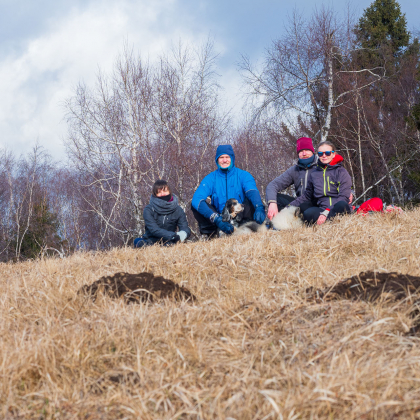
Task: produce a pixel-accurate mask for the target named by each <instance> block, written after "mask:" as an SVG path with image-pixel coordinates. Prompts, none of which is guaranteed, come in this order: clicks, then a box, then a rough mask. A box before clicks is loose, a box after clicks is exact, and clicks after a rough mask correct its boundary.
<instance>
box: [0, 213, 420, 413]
mask: <svg viewBox="0 0 420 420" xmlns="http://www.w3.org/2000/svg"><path fill="white" fill-rule="evenodd" d="M366 270H377V271H380V272H384V271H398V272H401V273H407V274H411V275H420V210H416V211H412V212H407V213H406V214H404V215H401V216H395V215H389V214H388V215H370V216H368V217H365V218H363V217H359V216H351V217H350V216H347V217H344V218H342V219H340V220H336V221H334V222H333V223H327V224H325V225H323V226H320V227H315V228H301V229H299V230H297V231H294V232H269V233H267V234H263V235H252V236H246V237H239V238H225V239H219V240H214V241H211V242H201V243H191V244H181V245H177V246H175V247H172V248H166V249H165V248H159V247H152V248H149V249H144V250H133V249H115V250H112V251H110V252H107V253H97V254H92V253H80V254H76V255H73V256H72V257H70V258H67V259H64V260H58V259H46V260H43V261H36V262H26V263H20V264H2V265H0V290H1V293H0V319H1V323H0V342H1V345H0V375H1V381H0V401H1V411H0V416H1V417H2V418H8V419H27V418H34V419H35V418H36V419H41V418H48V419H74V418H80V419H99V418H100V419H117V418H130V419H131V418H141V419H172V418H173V419H176V418H179V419H181V418H182V419H189V418H191V419H227V418H230V419H237V420H239V419H241V420H242V419H260V420H261V419H278V418H280V419H300V418H308V419H309V418H311V419H325V418H331V419H354V418H359V419H376V418H389V419H391V418H392V419H396V418H404V419H405V418H419V417H420V336H416V335H415V334H413V333H412V330H411V329H410V328H411V326H412V325H413V323H414V322H416V321H415V320H413V318H412V316H409V311H410V308H412V305H413V302H414V301H415V300H416V296H411V297H409V298H407V299H406V300H404V301H399V302H389V301H386V300H385V299H384V300H382V301H378V302H376V303H366V302H354V301H349V300H345V299H341V300H337V301H331V302H327V301H319V300H318V301H317V302H315V301H313V300H309V299H308V296H307V293H306V289H307V288H309V287H311V286H312V287H314V288H323V287H326V286H331V285H333V284H335V283H336V282H338V281H339V280H342V279H344V278H347V277H350V276H352V275H354V274H357V273H359V272H361V271H366ZM121 271H125V272H129V273H139V272H143V271H149V272H153V273H154V274H155V275H163V276H164V277H166V278H168V279H172V280H174V281H175V282H177V283H178V284H182V285H184V286H186V287H187V288H189V289H190V290H191V291H192V292H193V293H194V294H195V295H196V296H197V301H196V302H195V303H193V304H191V303H188V302H172V301H160V302H158V303H154V304H139V305H135V304H134V305H126V304H124V301H123V300H112V299H110V298H105V297H101V298H99V299H97V300H96V301H95V302H92V300H90V299H88V298H86V297H83V296H80V295H77V290H78V289H79V288H80V287H81V286H83V285H84V284H90V283H92V282H93V281H95V280H97V279H98V278H99V277H101V276H103V275H110V274H113V273H116V272H121Z"/></svg>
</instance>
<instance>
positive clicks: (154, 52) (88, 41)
mask: <svg viewBox="0 0 420 420" xmlns="http://www.w3.org/2000/svg"><path fill="white" fill-rule="evenodd" d="M370 3H371V0H353V1H352V2H351V8H352V9H353V10H354V11H355V12H356V14H357V15H360V14H361V13H362V12H363V10H364V9H365V8H366V7H368V6H369V4H370ZM399 3H400V4H401V7H402V11H403V12H404V13H406V16H407V21H408V28H409V30H411V31H413V30H418V29H420V4H419V0H400V1H399ZM314 4H316V5H317V6H320V5H321V4H323V3H322V1H321V0H320V1H313V0H291V1H290V0H289V1H286V0H258V1H255V0H253V1H251V0H83V1H82V0H72V1H67V0H66V1H65V0H37V1H34V0H0V39H1V42H0V146H1V147H6V148H8V149H9V150H12V151H14V152H16V153H21V152H22V153H25V152H26V151H29V150H30V149H31V148H32V147H33V146H34V145H35V144H36V143H37V142H38V143H39V144H41V145H42V146H43V147H44V148H45V149H47V150H48V151H49V152H50V153H51V154H52V155H53V156H54V158H56V159H64V158H65V154H64V147H63V139H64V138H65V136H66V123H65V121H64V109H63V105H62V104H63V101H64V100H65V99H66V98H68V97H70V96H71V95H72V93H73V91H74V88H75V86H76V85H77V83H78V82H79V81H84V82H85V83H86V84H87V85H93V83H94V81H95V77H96V75H97V72H98V69H99V68H100V69H101V71H104V72H109V71H110V70H111V69H112V66H113V63H114V62H115V59H116V57H117V55H118V53H119V52H121V50H122V48H123V46H124V44H125V43H128V44H129V45H131V46H133V47H134V48H135V49H136V50H138V51H139V52H140V53H141V54H142V56H144V57H146V58H149V59H150V60H153V58H154V57H157V56H158V55H159V54H161V53H162V52H165V51H167V50H168V49H169V48H170V45H171V42H177V41H178V40H179V39H181V40H182V41H183V42H186V43H192V44H194V43H195V44H197V43H200V42H203V41H205V40H206V39H207V38H208V37H209V36H210V37H211V38H212V39H213V40H214V42H215V46H216V50H217V51H218V52H219V54H220V55H219V61H218V73H219V74H220V83H221V85H222V86H223V87H224V96H225V99H226V101H227V102H228V104H229V106H231V107H236V112H238V113H239V112H240V110H239V108H240V104H241V97H240V76H239V74H238V71H237V63H238V62H239V61H240V57H241V54H245V55H248V56H250V57H251V59H253V60H258V59H261V58H262V56H263V54H264V49H265V48H267V47H268V46H269V45H270V43H271V41H272V40H273V39H275V38H277V37H278V36H280V35H281V34H282V31H283V27H284V23H285V22H286V21H287V19H288V16H290V15H291V13H292V12H293V9H294V8H297V9H298V10H300V11H302V12H304V13H310V12H311V11H312V10H313V7H314ZM324 4H325V5H327V6H333V7H334V9H335V10H336V11H338V12H339V11H341V10H345V9H346V8H347V4H348V1H347V0H334V1H332V0H330V1H326V2H324Z"/></svg>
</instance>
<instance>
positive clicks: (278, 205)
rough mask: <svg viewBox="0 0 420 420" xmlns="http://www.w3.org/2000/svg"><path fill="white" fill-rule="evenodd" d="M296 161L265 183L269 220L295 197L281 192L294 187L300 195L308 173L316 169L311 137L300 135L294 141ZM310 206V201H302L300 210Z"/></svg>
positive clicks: (304, 187)
mask: <svg viewBox="0 0 420 420" xmlns="http://www.w3.org/2000/svg"><path fill="white" fill-rule="evenodd" d="M296 152H297V155H298V161H297V163H296V165H293V166H291V167H290V168H289V169H288V170H287V171H286V172H284V173H283V174H281V175H280V176H278V177H277V178H275V179H274V180H273V181H271V182H270V183H269V184H268V185H267V189H266V194H265V196H266V200H267V203H268V214H267V217H268V218H269V219H270V220H271V219H272V218H273V217H274V216H275V215H276V214H277V213H278V212H279V211H280V210H282V209H283V208H285V207H286V206H288V205H289V204H290V203H291V202H292V201H293V200H294V199H295V197H291V196H290V195H287V194H282V193H281V192H282V191H283V190H285V189H286V188H289V187H291V186H292V185H293V186H294V187H295V193H296V196H297V197H300V196H301V195H302V194H303V193H304V192H305V189H306V187H307V185H308V179H309V175H310V174H311V172H312V171H314V170H315V169H316V164H317V159H316V157H315V149H314V146H313V144H312V139H311V138H309V137H301V138H299V139H298V140H297V142H296ZM311 206H312V203H310V202H309V203H302V205H301V211H302V212H303V211H304V210H306V208H309V207H311Z"/></svg>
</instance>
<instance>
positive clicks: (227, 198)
mask: <svg viewBox="0 0 420 420" xmlns="http://www.w3.org/2000/svg"><path fill="white" fill-rule="evenodd" d="M227 175H228V174H227V172H226V202H227V201H228V200H229V197H228V185H227Z"/></svg>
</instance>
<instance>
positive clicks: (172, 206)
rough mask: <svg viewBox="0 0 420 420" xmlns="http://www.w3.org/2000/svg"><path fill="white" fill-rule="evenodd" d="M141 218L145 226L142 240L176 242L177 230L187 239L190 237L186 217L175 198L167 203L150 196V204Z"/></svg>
mask: <svg viewBox="0 0 420 420" xmlns="http://www.w3.org/2000/svg"><path fill="white" fill-rule="evenodd" d="M143 218H144V223H145V225H146V226H145V234H144V236H143V238H145V239H149V240H151V241H152V242H159V241H161V240H162V241H163V242H168V241H174V242H176V240H177V239H178V238H179V237H178V235H177V234H176V231H177V228H178V230H180V231H181V230H183V231H184V232H186V234H187V237H188V236H190V235H191V229H190V228H189V227H188V222H187V217H186V215H185V212H184V210H182V208H181V207H180V206H179V205H178V198H177V197H176V196H173V200H172V201H169V202H167V201H164V200H161V199H159V198H157V197H154V196H151V197H150V203H149V204H148V205H147V206H146V207H145V208H144V211H143Z"/></svg>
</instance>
